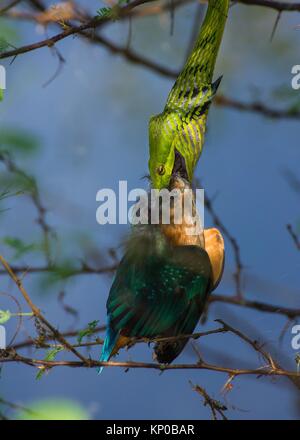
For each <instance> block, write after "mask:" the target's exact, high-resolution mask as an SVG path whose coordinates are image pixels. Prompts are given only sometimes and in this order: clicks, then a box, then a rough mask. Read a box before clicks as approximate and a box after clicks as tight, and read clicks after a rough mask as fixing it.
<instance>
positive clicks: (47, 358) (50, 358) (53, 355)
mask: <svg viewBox="0 0 300 440" xmlns="http://www.w3.org/2000/svg"><path fill="white" fill-rule="evenodd" d="M63 349H64V348H63V347H55V348H53V349H51V350H48V351H47V353H46V356H45V357H44V361H46V362H51V361H55V358H56V356H57V354H58V353H59V352H60V351H62V350H63ZM39 370H40V371H39V372H38V374H37V375H36V380H40V379H41V378H42V377H43V374H44V373H45V372H46V371H47V367H44V366H42V367H41V368H39Z"/></svg>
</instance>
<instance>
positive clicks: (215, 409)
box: [190, 382, 227, 420]
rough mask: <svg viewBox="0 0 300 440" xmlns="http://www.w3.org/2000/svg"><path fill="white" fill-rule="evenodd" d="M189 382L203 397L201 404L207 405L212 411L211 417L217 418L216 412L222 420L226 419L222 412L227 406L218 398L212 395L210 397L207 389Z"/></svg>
mask: <svg viewBox="0 0 300 440" xmlns="http://www.w3.org/2000/svg"><path fill="white" fill-rule="evenodd" d="M190 383H191V386H192V388H193V390H194V391H196V393H198V394H200V396H202V397H203V399H204V402H203V405H204V406H209V408H210V410H211V413H212V419H213V420H218V414H219V416H220V417H221V419H222V420H227V417H226V416H225V414H224V412H225V411H227V407H226V406H225V405H223V404H222V403H221V402H219V401H218V400H215V399H213V398H212V397H210V395H209V394H208V393H207V391H206V390H205V389H204V388H202V387H200V385H193V384H192V382H190Z"/></svg>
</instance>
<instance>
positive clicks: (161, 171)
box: [157, 165, 166, 176]
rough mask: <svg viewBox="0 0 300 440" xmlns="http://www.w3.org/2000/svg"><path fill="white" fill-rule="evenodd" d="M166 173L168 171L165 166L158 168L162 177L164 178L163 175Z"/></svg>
mask: <svg viewBox="0 0 300 440" xmlns="http://www.w3.org/2000/svg"><path fill="white" fill-rule="evenodd" d="M165 172H166V170H165V167H164V165H159V167H158V168H157V173H158V174H159V175H160V176H163V175H164V174H165Z"/></svg>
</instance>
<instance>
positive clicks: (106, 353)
mask: <svg viewBox="0 0 300 440" xmlns="http://www.w3.org/2000/svg"><path fill="white" fill-rule="evenodd" d="M117 339H118V333H115V332H114V331H113V330H112V329H111V327H110V325H109V322H108V323H107V330H106V336H105V341H104V344H103V347H102V353H101V356H100V359H99V360H100V362H107V361H109V359H110V357H111V354H112V352H113V349H114V346H115V344H116V342H117ZM103 368H104V367H99V368H98V369H97V371H98V374H101V373H102V371H103Z"/></svg>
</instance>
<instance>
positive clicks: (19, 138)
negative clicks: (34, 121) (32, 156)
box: [0, 128, 39, 154]
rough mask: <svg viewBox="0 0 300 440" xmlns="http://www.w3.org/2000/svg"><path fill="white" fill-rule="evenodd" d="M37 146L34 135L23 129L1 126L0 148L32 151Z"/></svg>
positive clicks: (25, 151) (23, 151) (24, 151)
mask: <svg viewBox="0 0 300 440" xmlns="http://www.w3.org/2000/svg"><path fill="white" fill-rule="evenodd" d="M38 147H39V142H38V140H37V138H36V137H35V136H33V135H32V134H30V133H28V132H27V131H24V130H17V129H10V128H6V129H5V128H1V132H0V150H1V149H3V148H4V149H6V150H9V151H11V150H16V151H19V152H22V153H27V154H28V153H33V152H35V151H36V150H37V149H38Z"/></svg>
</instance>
